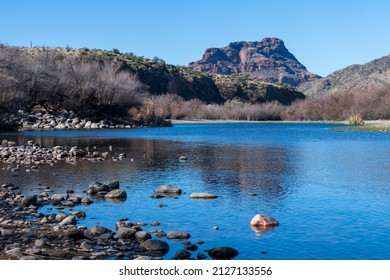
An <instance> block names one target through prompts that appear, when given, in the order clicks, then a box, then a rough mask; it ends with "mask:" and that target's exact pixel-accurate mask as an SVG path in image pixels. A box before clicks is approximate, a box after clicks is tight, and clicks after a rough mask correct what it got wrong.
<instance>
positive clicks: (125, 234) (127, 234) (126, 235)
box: [114, 227, 137, 239]
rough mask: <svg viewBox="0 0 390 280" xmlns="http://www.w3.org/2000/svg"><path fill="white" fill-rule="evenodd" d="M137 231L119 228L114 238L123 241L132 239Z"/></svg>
mask: <svg viewBox="0 0 390 280" xmlns="http://www.w3.org/2000/svg"><path fill="white" fill-rule="evenodd" d="M136 232H137V231H136V230H135V229H133V228H129V227H120V228H118V229H117V231H116V234H115V235H114V237H115V238H123V239H133V238H134V237H135V233H136Z"/></svg>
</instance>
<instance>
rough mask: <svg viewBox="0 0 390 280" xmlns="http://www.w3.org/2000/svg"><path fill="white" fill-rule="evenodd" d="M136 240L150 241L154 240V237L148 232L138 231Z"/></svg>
mask: <svg viewBox="0 0 390 280" xmlns="http://www.w3.org/2000/svg"><path fill="white" fill-rule="evenodd" d="M135 238H136V239H137V240H140V241H145V240H148V239H151V238H152V236H151V235H150V233H149V232H146V231H142V230H141V231H137V232H136V233H135Z"/></svg>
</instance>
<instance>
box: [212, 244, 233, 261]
mask: <svg viewBox="0 0 390 280" xmlns="http://www.w3.org/2000/svg"><path fill="white" fill-rule="evenodd" d="M208 254H209V256H210V257H211V258H213V259H215V260H230V259H232V258H234V257H236V256H237V255H238V254H239V252H238V251H237V250H235V249H233V248H231V247H226V246H223V247H217V248H213V249H211V250H210V251H209V252H208Z"/></svg>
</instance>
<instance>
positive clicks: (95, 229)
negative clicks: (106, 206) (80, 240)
mask: <svg viewBox="0 0 390 280" xmlns="http://www.w3.org/2000/svg"><path fill="white" fill-rule="evenodd" d="M89 231H90V233H91V234H93V235H102V234H107V233H109V234H112V233H113V231H112V230H110V229H108V228H105V227H102V226H94V227H92V228H91V229H90V230H89Z"/></svg>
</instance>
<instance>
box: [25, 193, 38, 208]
mask: <svg viewBox="0 0 390 280" xmlns="http://www.w3.org/2000/svg"><path fill="white" fill-rule="evenodd" d="M36 204H37V196H36V195H27V196H25V197H23V198H22V205H23V206H30V205H36Z"/></svg>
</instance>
